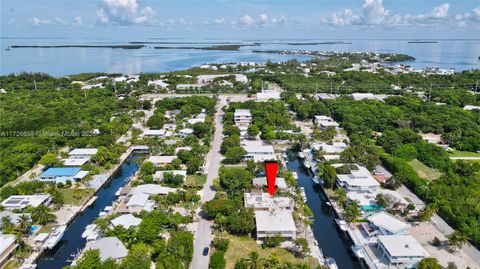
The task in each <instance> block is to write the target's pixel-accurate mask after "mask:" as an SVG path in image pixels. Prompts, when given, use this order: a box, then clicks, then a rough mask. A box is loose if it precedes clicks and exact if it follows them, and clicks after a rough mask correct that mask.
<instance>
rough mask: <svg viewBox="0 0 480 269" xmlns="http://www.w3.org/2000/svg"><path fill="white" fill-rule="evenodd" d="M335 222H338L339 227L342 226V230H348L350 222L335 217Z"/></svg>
mask: <svg viewBox="0 0 480 269" xmlns="http://www.w3.org/2000/svg"><path fill="white" fill-rule="evenodd" d="M335 222H336V223H337V225H338V228H340V230H342V231H344V232H346V231H347V229H348V224H347V222H346V221H344V220H342V219H335Z"/></svg>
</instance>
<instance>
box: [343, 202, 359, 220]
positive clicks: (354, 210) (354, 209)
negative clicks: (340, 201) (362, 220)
mask: <svg viewBox="0 0 480 269" xmlns="http://www.w3.org/2000/svg"><path fill="white" fill-rule="evenodd" d="M345 215H346V217H347V220H348V222H356V221H357V219H358V218H359V217H361V216H362V212H361V211H360V205H359V204H358V202H357V201H351V202H350V203H349V204H348V205H347V208H346V209H345Z"/></svg>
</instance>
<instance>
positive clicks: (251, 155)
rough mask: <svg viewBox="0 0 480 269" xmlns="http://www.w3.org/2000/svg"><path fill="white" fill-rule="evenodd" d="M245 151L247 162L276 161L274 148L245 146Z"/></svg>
mask: <svg viewBox="0 0 480 269" xmlns="http://www.w3.org/2000/svg"><path fill="white" fill-rule="evenodd" d="M243 148H244V149H245V151H246V152H247V153H246V154H245V160H254V161H255V162H261V161H267V160H276V156H275V150H274V149H273V147H272V146H243Z"/></svg>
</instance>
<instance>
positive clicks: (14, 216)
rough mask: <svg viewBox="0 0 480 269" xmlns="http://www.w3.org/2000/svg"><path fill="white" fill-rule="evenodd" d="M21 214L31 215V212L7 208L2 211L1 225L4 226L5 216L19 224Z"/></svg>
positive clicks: (0, 215)
mask: <svg viewBox="0 0 480 269" xmlns="http://www.w3.org/2000/svg"><path fill="white" fill-rule="evenodd" d="M21 215H26V216H28V217H30V214H27V213H13V212H11V211H7V210H3V211H0V227H2V224H3V222H2V219H3V218H4V217H8V218H9V219H10V221H11V222H12V223H13V224H15V225H16V224H18V222H19V220H20V216H21Z"/></svg>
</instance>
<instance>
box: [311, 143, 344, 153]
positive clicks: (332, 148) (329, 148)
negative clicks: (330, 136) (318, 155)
mask: <svg viewBox="0 0 480 269" xmlns="http://www.w3.org/2000/svg"><path fill="white" fill-rule="evenodd" d="M346 148H347V144H345V143H344V142H333V143H332V144H327V143H325V142H313V143H312V149H313V150H314V151H320V152H323V153H325V154H333V153H342V152H343V151H344V150H345V149H346Z"/></svg>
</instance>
